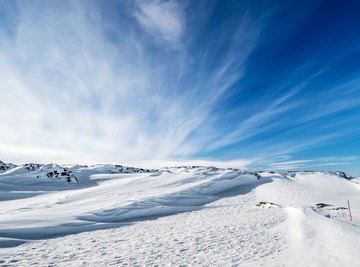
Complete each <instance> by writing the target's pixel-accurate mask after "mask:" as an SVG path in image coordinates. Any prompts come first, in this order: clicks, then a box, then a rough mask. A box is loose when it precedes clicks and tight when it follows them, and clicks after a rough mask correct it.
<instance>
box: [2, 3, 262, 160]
mask: <svg viewBox="0 0 360 267" xmlns="http://www.w3.org/2000/svg"><path fill="white" fill-rule="evenodd" d="M181 5H182V3H181V2H175V1H152V2H142V1H139V2H137V3H136V9H135V10H136V11H135V17H134V13H132V12H134V9H132V8H128V9H126V8H121V9H119V14H117V15H114V16H116V17H106V18H105V17H102V15H101V12H99V10H101V8H105V7H102V6H101V7H100V9H99V6H98V3H96V2H94V3H93V2H89V3H87V4H86V5H84V3H83V2H77V3H73V2H70V1H69V2H68V1H63V2H61V3H55V4H44V5H40V4H39V5H38V4H36V3H35V4H30V3H27V2H19V3H18V5H17V7H16V10H17V14H18V15H17V18H16V19H14V28H13V32H14V35H13V36H12V37H11V38H10V37H9V38H7V39H6V42H4V43H3V45H2V49H1V51H0V66H1V69H2V70H4V71H2V72H1V73H0V79H1V81H2V83H1V84H0V90H1V93H2V99H1V102H2V105H1V106H0V119H1V120H2V122H3V127H2V131H1V132H0V146H1V150H0V157H2V158H3V159H4V160H6V159H7V158H9V159H12V160H15V161H20V162H24V161H57V162H84V163H92V162H129V163H131V162H138V161H144V160H148V159H149V158H151V159H157V160H161V159H171V158H183V160H182V161H184V160H188V159H189V157H190V155H191V153H193V152H194V151H196V149H197V148H196V147H194V146H184V145H183V142H184V141H185V140H186V139H187V138H188V137H189V135H190V134H191V133H192V132H193V131H194V129H196V128H197V127H198V126H199V125H201V124H202V123H203V122H204V121H205V120H206V118H207V116H208V114H209V112H210V111H211V110H212V108H213V107H214V105H215V104H216V103H217V99H218V98H219V97H220V96H221V95H222V94H223V93H224V92H226V90H228V89H229V88H230V87H231V86H232V85H233V84H234V83H235V82H236V81H237V80H238V79H240V78H241V77H242V75H243V69H244V66H243V65H244V64H245V60H246V58H247V57H248V55H249V54H250V53H251V51H252V49H253V48H254V47H255V45H256V39H257V36H258V33H259V30H260V25H259V23H258V22H257V21H255V20H253V19H251V18H250V17H247V15H246V14H245V13H244V14H243V19H242V21H241V22H239V23H238V24H236V25H235V26H234V25H233V27H231V28H229V34H230V35H232V36H233V37H232V38H233V40H232V42H231V49H230V50H229V52H228V53H227V55H226V56H225V57H223V56H222V55H218V57H221V58H222V60H221V63H220V64H215V65H214V64H212V66H210V64H209V62H211V61H212V60H213V56H214V55H213V54H211V53H210V52H211V51H213V49H214V48H212V47H208V46H207V44H204V45H203V46H204V50H208V52H209V54H208V55H206V56H204V55H203V54H202V53H199V54H198V53H195V54H192V55H190V53H189V52H188V51H187V47H186V46H182V47H178V49H175V50H174V49H170V50H166V51H164V50H163V47H164V44H163V43H156V42H155V44H154V43H152V40H153V38H160V39H161V40H162V41H164V43H165V44H166V43H169V42H170V43H172V44H171V46H172V45H174V43H176V42H181V38H182V36H183V34H184V29H185V25H186V22H185V20H186V17H185V15H184V13H183V11H182V8H183V7H182V6H181ZM39 12H40V13H41V16H37V15H36V14H39ZM121 12H130V13H129V14H127V15H128V16H123V14H121ZM201 19H203V20H205V21H206V20H207V19H208V18H206V17H204V18H201ZM104 20H105V22H107V20H117V21H118V25H112V24H110V26H109V25H108V24H107V23H105V24H104ZM158 20H161V21H160V22H159V21H158ZM138 23H139V24H140V25H141V27H142V29H139V27H138ZM244 23H246V27H245V26H244V25H245V24H244ZM143 30H145V31H146V32H147V33H148V34H149V36H148V37H146V36H145V35H144V34H143ZM108 32H111V33H112V34H113V35H112V38H108ZM240 33H241V34H240ZM187 39H188V40H190V41H191V40H192V36H191V35H188V36H187ZM226 41H227V40H226V39H224V40H223V42H226ZM233 42H234V43H233ZM156 45H158V47H157V46H156ZM220 46H221V45H220ZM238 46H241V51H240V50H239V48H237V47H238ZM216 49H220V47H216ZM220 50H221V49H220ZM154 55H158V56H154ZM233 57H238V61H235V60H234V59H233ZM203 64H205V65H208V66H207V67H206V68H204V65H203ZM189 77H191V79H189ZM245 161H246V162H248V160H245ZM245 161H244V162H245ZM238 162H242V161H241V160H240V161H238ZM240 165H241V166H245V164H244V163H241V164H240Z"/></svg>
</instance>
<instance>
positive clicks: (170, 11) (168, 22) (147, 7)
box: [134, 0, 186, 45]
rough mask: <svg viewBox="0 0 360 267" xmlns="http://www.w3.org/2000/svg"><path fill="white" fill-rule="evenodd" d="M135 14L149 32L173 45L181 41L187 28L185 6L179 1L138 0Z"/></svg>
mask: <svg viewBox="0 0 360 267" xmlns="http://www.w3.org/2000/svg"><path fill="white" fill-rule="evenodd" d="M183 4H184V3H183ZM134 16H135V18H136V19H137V21H138V22H139V24H140V25H141V27H142V28H143V29H144V30H145V31H146V32H147V33H149V34H150V35H151V36H153V37H154V38H157V39H161V40H163V41H166V42H168V43H171V44H172V45H177V44H178V43H179V42H180V41H181V37H182V35H183V32H184V30H185V28H186V23H185V16H184V7H183V5H182V4H180V3H178V2H177V1H163V0H151V1H144V0H138V1H136V10H135V12H134Z"/></svg>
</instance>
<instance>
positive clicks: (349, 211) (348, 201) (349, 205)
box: [347, 200, 352, 223]
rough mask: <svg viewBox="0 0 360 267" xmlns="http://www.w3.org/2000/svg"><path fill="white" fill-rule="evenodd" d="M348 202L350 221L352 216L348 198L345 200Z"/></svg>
mask: <svg viewBox="0 0 360 267" xmlns="http://www.w3.org/2000/svg"><path fill="white" fill-rule="evenodd" d="M347 203H348V211H349V216H350V222H351V223H352V216H351V209H350V202H349V200H347Z"/></svg>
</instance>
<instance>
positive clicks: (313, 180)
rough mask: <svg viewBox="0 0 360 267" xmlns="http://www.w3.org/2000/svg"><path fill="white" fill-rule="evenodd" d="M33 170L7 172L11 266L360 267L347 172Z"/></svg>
mask: <svg viewBox="0 0 360 267" xmlns="http://www.w3.org/2000/svg"><path fill="white" fill-rule="evenodd" d="M26 167H29V165H28V166H13V165H11V166H10V167H9V168H6V169H5V170H2V171H1V172H0V200H1V202H0V246H1V247H3V248H2V249H0V265H1V264H3V265H15V266H31V265H33V266H39V265H40V266H109V265H120V266H122V265H128V266H133V265H135V266H137V265H147V266H149V265H150V266H152V265H161V266H164V265H189V266H191V265H207V266H209V265H225V266H262V265H263V266H324V265H325V266H344V265H345V264H346V265H347V266H358V265H359V264H360V258H359V257H358V255H359V254H358V249H357V246H356V245H357V244H358V243H359V242H360V229H359V227H358V226H359V225H360V219H359V218H360V196H359V193H360V185H359V184H357V183H355V182H356V181H357V179H355V178H354V179H352V177H347V176H346V175H345V174H343V173H341V172H286V173H271V172H258V173H254V172H246V171H240V170H234V169H218V168H214V167H177V168H165V169H161V170H146V169H137V168H130V167H124V166H120V165H96V166H90V167H88V166H79V165H74V166H59V165H56V164H49V165H39V166H38V165H36V164H35V165H31V168H30V170H29V168H26ZM33 167H34V168H33ZM64 169H66V170H67V175H68V176H66V175H63V176H61V175H58V177H55V175H54V170H58V171H57V172H58V173H61V172H64ZM50 172H53V175H48V174H49V173H50ZM259 174H260V177H259ZM69 177H71V179H69ZM69 180H70V181H69ZM347 199H349V200H350V203H351V208H352V210H351V211H352V215H353V222H352V223H350V220H349V216H348V210H347ZM100 229H103V230H100ZM56 236H60V237H57V238H54V237H56ZM61 236H62V237H61ZM22 243H25V244H22ZM20 244H22V245H20Z"/></svg>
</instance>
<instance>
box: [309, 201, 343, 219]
mask: <svg viewBox="0 0 360 267" xmlns="http://www.w3.org/2000/svg"><path fill="white" fill-rule="evenodd" d="M312 209H313V210H314V211H315V212H317V213H319V214H321V215H323V216H325V217H327V218H347V217H348V216H349V213H348V208H345V207H339V206H333V205H330V204H325V203H318V204H316V205H315V206H314V207H312Z"/></svg>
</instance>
